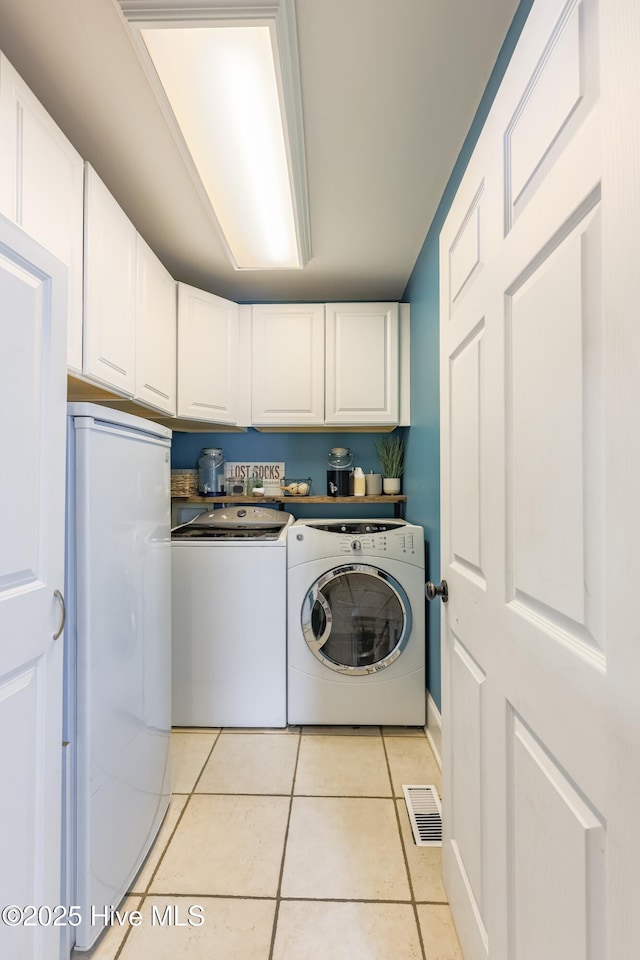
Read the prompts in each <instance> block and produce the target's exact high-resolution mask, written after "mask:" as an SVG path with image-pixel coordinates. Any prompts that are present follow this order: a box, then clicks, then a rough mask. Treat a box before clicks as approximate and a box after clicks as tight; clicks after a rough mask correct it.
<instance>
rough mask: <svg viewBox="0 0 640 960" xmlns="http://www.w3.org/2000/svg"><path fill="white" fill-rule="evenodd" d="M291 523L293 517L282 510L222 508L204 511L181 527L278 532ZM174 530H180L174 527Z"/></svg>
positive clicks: (250, 507)
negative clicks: (270, 530)
mask: <svg viewBox="0 0 640 960" xmlns="http://www.w3.org/2000/svg"><path fill="white" fill-rule="evenodd" d="M291 522H293V515H292V514H290V513H286V512H285V511H284V510H270V509H269V508H268V507H254V506H249V505H247V506H246V507H222V508H220V509H218V510H215V509H214V510H205V511H203V513H199V514H198V515H197V517H193V519H192V520H188V521H187V523H183V524H182V527H186V526H190V527H200V528H201V529H208V530H244V529H247V528H250V529H252V530H261V529H272V530H274V529H275V530H280V529H281V528H282V527H286V526H288V524H289V523H291ZM175 529H176V530H178V529H181V528H180V527H176V528H175Z"/></svg>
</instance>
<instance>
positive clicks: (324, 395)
mask: <svg viewBox="0 0 640 960" xmlns="http://www.w3.org/2000/svg"><path fill="white" fill-rule="evenodd" d="M398 306H399V305H398V304H397V303H329V304H326V306H325V305H324V304H285V305H281V304H279V305H268V306H267V305H262V304H261V305H255V306H254V307H253V319H252V355H253V371H252V402H251V409H252V423H253V424H254V425H255V426H290V427H293V426H305V425H307V426H320V425H333V424H335V425H336V426H353V427H357V426H395V425H396V424H398V423H402V424H404V423H408V422H409V411H408V393H409V369H408V363H407V362H406V361H407V356H408V336H409V313H408V307H407V309H406V310H405V311H403V312H402V325H400V322H399V310H398ZM403 306H404V305H403ZM401 326H402V329H401ZM401 356H402V359H403V369H402V382H401V380H400V362H401Z"/></svg>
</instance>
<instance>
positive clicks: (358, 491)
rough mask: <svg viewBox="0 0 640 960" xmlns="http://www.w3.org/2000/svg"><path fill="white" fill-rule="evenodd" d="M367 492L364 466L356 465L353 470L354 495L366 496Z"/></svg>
mask: <svg viewBox="0 0 640 960" xmlns="http://www.w3.org/2000/svg"><path fill="white" fill-rule="evenodd" d="M365 493H366V480H365V478H364V473H363V471H362V467H356V468H355V469H354V471H353V495H354V497H364V495H365Z"/></svg>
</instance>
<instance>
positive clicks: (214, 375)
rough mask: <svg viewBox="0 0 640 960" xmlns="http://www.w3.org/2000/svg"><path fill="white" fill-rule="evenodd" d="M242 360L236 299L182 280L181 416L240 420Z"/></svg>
mask: <svg viewBox="0 0 640 960" xmlns="http://www.w3.org/2000/svg"><path fill="white" fill-rule="evenodd" d="M240 362H241V361H240V357H239V308H238V304H237V303H232V302H231V301H230V300H223V299H222V297H216V296H214V295H213V294H212V293H206V292H205V291H204V290H197V289H196V288H195V287H189V286H187V285H186V284H184V283H180V284H178V416H179V417H190V418H191V419H193V420H209V421H211V422H212V423H230V424H236V423H237V422H238V410H237V405H238V389H239V387H238V376H237V366H238V364H239V363H240ZM246 362H247V363H248V362H249V358H248V357H247V361H246Z"/></svg>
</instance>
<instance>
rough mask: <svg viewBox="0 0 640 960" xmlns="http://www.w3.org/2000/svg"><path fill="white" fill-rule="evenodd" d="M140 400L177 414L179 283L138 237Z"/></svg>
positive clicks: (137, 347) (137, 340)
mask: <svg viewBox="0 0 640 960" xmlns="http://www.w3.org/2000/svg"><path fill="white" fill-rule="evenodd" d="M136 273H137V283H136V287H137V289H136V293H137V312H136V398H137V399H138V400H142V401H143V403H147V404H149V406H151V407H155V408H156V409H157V410H161V411H162V412H163V413H167V414H169V415H170V416H172V417H173V416H175V412H176V283H175V280H174V279H173V277H172V276H171V274H170V273H169V272H168V271H167V270H165V268H164V266H163V265H162V263H160V261H159V260H158V258H157V257H156V255H155V253H154V252H153V250H152V249H151V248H150V247H149V246H148V244H146V243H145V241H144V240H143V239H142V237H141V236H140V234H138V236H137V253H136Z"/></svg>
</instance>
